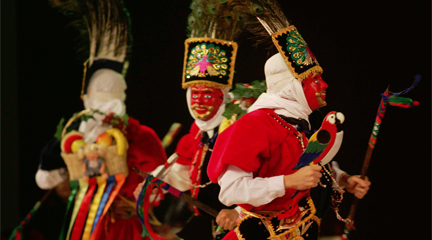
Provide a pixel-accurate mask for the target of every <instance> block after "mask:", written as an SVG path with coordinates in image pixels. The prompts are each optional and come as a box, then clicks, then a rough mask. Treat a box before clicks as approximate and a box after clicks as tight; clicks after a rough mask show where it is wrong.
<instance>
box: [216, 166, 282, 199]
mask: <svg viewBox="0 0 432 240" xmlns="http://www.w3.org/2000/svg"><path fill="white" fill-rule="evenodd" d="M218 183H219V185H220V186H221V190H220V193H219V201H221V202H222V203H223V204H225V205H226V206H231V205H233V204H250V205H252V206H255V207H257V206H261V205H264V204H267V203H269V202H271V201H273V200H274V199H275V198H278V197H282V196H283V195H284V194H285V185H284V179H283V175H280V176H275V177H270V178H259V177H256V178H253V174H252V173H251V172H245V171H243V170H241V169H240V168H238V167H236V166H233V165H229V166H228V168H227V170H226V171H225V172H224V173H222V174H221V176H220V177H219V179H218Z"/></svg>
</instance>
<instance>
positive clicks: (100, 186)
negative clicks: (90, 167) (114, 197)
mask: <svg viewBox="0 0 432 240" xmlns="http://www.w3.org/2000/svg"><path fill="white" fill-rule="evenodd" d="M96 181H97V192H96V194H95V195H94V198H93V201H92V203H91V205H90V210H89V213H88V216H87V221H86V225H85V227H84V233H83V237H82V240H88V239H89V238H90V233H91V230H92V227H93V223H94V220H95V217H96V212H97V210H98V207H99V203H100V202H101V199H102V195H103V193H104V190H105V187H106V184H107V182H106V181H105V179H104V178H103V177H96Z"/></svg>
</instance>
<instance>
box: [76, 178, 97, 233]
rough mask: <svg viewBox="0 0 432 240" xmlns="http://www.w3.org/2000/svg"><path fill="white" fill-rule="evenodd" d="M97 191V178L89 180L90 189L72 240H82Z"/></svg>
mask: <svg viewBox="0 0 432 240" xmlns="http://www.w3.org/2000/svg"><path fill="white" fill-rule="evenodd" d="M95 189H96V178H94V177H91V178H89V189H88V191H87V193H86V195H85V196H84V199H83V201H82V203H81V207H80V209H79V211H78V215H77V217H76V219H75V224H74V226H73V229H72V235H71V238H70V239H71V240H80V239H81V236H82V232H83V228H84V225H85V222H86V218H87V213H88V210H89V208H90V203H91V200H92V198H93V193H94V191H95Z"/></svg>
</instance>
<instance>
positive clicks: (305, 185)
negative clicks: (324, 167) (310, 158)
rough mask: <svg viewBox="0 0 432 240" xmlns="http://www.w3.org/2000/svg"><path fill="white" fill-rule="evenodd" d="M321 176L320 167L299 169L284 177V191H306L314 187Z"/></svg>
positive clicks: (313, 166)
mask: <svg viewBox="0 0 432 240" xmlns="http://www.w3.org/2000/svg"><path fill="white" fill-rule="evenodd" d="M321 176H322V174H321V166H319V165H312V166H306V167H303V168H300V169H299V170H298V171H297V172H295V173H293V174H290V175H285V176H284V184H285V189H288V188H292V189H297V190H306V189H310V188H313V187H316V186H317V185H318V183H319V182H320V178H321Z"/></svg>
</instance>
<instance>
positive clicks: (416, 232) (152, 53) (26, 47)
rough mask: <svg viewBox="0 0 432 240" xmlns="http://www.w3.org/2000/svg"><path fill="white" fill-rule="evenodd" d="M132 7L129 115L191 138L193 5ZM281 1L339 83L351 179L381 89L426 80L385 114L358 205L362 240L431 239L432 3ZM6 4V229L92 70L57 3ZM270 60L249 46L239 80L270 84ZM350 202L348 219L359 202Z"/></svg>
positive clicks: (162, 1) (335, 90) (24, 203)
mask: <svg viewBox="0 0 432 240" xmlns="http://www.w3.org/2000/svg"><path fill="white" fill-rule="evenodd" d="M125 3H126V6H127V7H128V8H129V12H130V14H131V18H132V32H133V36H134V45H133V56H132V60H131V65H130V67H129V72H128V75H127V78H126V80H127V83H128V90H127V100H126V104H127V111H128V113H129V115H130V116H133V117H135V118H137V119H138V120H139V121H140V122H141V123H142V124H145V125H147V126H149V127H151V128H153V129H154V130H155V131H156V133H157V134H158V135H159V137H161V138H162V137H163V136H164V135H165V133H166V132H167V131H168V129H169V127H170V125H171V124H172V123H173V122H180V123H182V124H183V126H184V128H183V130H182V132H181V135H183V134H185V133H186V131H187V130H188V128H189V125H190V124H191V123H192V118H191V117H190V115H189V112H188V110H187V108H186V100H185V91H184V90H183V89H182V88H181V74H182V66H183V54H184V44H183V42H184V40H185V38H186V31H185V29H186V17H187V15H188V13H189V10H188V6H189V1H186V0H158V1H126V2H125ZM6 4H7V5H6ZM281 5H282V6H283V8H284V11H285V13H286V15H287V16H288V18H289V20H290V21H291V22H292V23H293V24H294V25H295V26H296V27H297V28H298V29H299V31H300V33H301V34H302V36H303V37H304V38H305V39H306V41H307V42H308V44H309V46H310V47H311V49H312V51H313V52H314V54H315V55H316V56H317V58H318V60H319V62H320V64H321V66H322V67H323V69H324V74H323V78H324V80H325V81H326V82H327V83H328V84H329V88H328V91H327V95H328V96H327V102H328V106H327V107H325V108H323V109H322V111H323V112H324V113H327V112H329V111H331V110H337V111H341V112H343V113H344V114H345V117H346V122H345V123H344V128H345V139H344V143H343V145H342V148H341V150H340V152H339V153H338V155H337V156H336V159H337V160H338V162H339V163H340V166H341V168H342V169H344V170H346V171H347V172H348V173H351V174H359V173H360V170H361V166H362V161H363V158H364V155H365V152H366V148H367V141H368V139H369V136H370V134H371V130H372V126H373V123H374V119H375V115H376V111H377V108H378V104H379V101H380V93H382V92H383V91H384V90H385V89H386V87H387V86H388V85H390V90H392V91H394V92H398V91H401V90H403V89H405V88H407V87H408V86H410V85H411V84H412V82H413V80H414V75H416V74H420V75H422V80H421V81H420V83H419V85H418V87H417V88H415V89H414V90H413V91H412V92H410V93H409V94H408V95H407V97H410V98H413V99H415V100H418V101H419V102H420V103H421V104H420V105H419V106H417V107H415V108H410V109H402V108H397V107H388V109H387V113H386V115H385V117H384V119H383V123H382V127H381V129H380V133H379V136H378V140H377V145H376V149H375V150H374V152H373V156H372V162H371V164H370V167H369V171H368V175H369V178H370V180H371V181H372V186H371V190H370V192H369V194H368V195H367V196H366V197H365V198H364V199H363V200H361V202H360V205H359V207H358V209H357V215H356V226H357V228H358V230H357V231H356V232H355V234H353V235H352V237H353V239H354V238H355V239H402V238H403V237H410V238H412V239H415V238H419V239H425V238H430V228H429V227H430V213H431V211H430V210H431V207H430V206H431V205H430V204H431V201H430V200H431V199H430V195H431V194H430V193H431V192H430V190H431V185H430V180H431V179H430V176H431V175H430V169H431V168H430V162H431V155H430V153H431V151H430V149H431V141H430V133H431V128H430V127H431V124H430V120H431V119H430V117H431V105H430V104H431V99H430V93H431V84H430V83H431V81H430V77H431V68H430V66H431V60H430V55H431V48H430V43H431V42H430V36H431V26H430V9H431V8H430V2H429V1H423V0H414V1H337V0H334V1H326V0H309V1H300V0H299V1H291V0H285V1H281ZM5 6H7V7H3V8H2V20H3V21H2V23H3V24H2V26H5V28H4V29H5V30H4V31H2V40H3V44H2V109H3V114H2V120H3V121H2V166H3V167H2V172H1V174H2V209H1V211H2V219H1V220H2V231H8V230H10V228H12V227H13V226H16V225H17V224H18V222H19V221H20V220H21V219H23V218H24V216H25V214H26V213H27V212H28V211H29V210H30V209H31V208H32V206H33V205H34V203H35V202H36V201H37V200H39V199H40V198H41V197H42V196H43V194H44V191H42V190H40V189H38V187H37V186H36V184H35V181H34V174H35V172H36V170H37V167H38V162H39V159H38V158H39V153H40V151H41V149H42V148H43V146H44V144H45V143H46V142H47V141H48V140H49V139H50V138H51V136H52V135H53V134H54V132H55V130H56V128H55V127H56V125H57V124H58V122H59V120H60V118H62V117H65V118H69V117H70V116H71V114H72V113H74V112H77V111H79V110H81V109H82V102H81V100H80V98H79V94H80V87H81V77H82V65H81V64H82V63H81V62H79V61H78V60H77V58H76V54H75V51H74V47H75V42H74V38H75V37H76V35H75V32H73V31H72V30H71V29H69V28H66V25H67V22H66V20H65V19H64V18H63V16H62V15H61V14H59V13H57V12H56V11H55V10H54V9H51V8H50V7H49V5H48V3H47V1H20V2H17V3H14V2H8V3H5ZM4 17H8V18H7V19H6V20H4ZM267 57H268V56H267V51H266V50H265V49H256V48H254V47H252V46H251V45H250V41H249V40H247V39H245V40H242V41H240V42H239V54H238V58H237V59H238V60H237V64H236V75H235V79H234V82H249V81H252V80H255V79H264V74H263V65H264V63H265V60H266V59H267ZM175 143H176V142H174V143H173V145H172V146H171V147H170V148H168V149H167V152H168V154H169V153H171V152H172V151H173V148H174V145H175ZM345 196H346V198H345V201H344V202H343V204H342V207H341V209H342V215H343V216H346V215H347V213H348V207H349V204H350V202H351V200H352V198H351V196H349V194H346V195H345ZM53 216H54V215H53ZM59 221H60V220H59ZM341 226H342V223H339V222H337V220H335V216H334V214H333V213H330V214H328V216H326V220H325V221H324V223H323V230H322V232H323V234H334V233H336V234H338V233H340V231H341Z"/></svg>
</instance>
